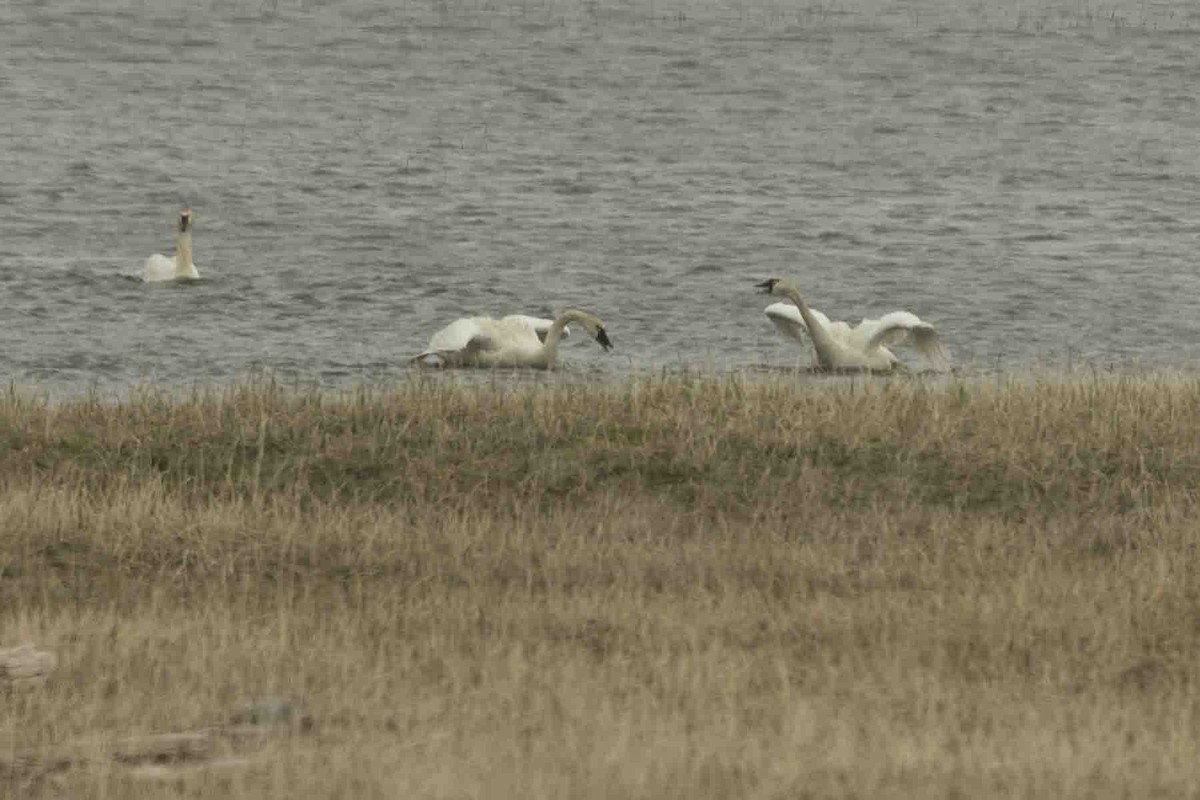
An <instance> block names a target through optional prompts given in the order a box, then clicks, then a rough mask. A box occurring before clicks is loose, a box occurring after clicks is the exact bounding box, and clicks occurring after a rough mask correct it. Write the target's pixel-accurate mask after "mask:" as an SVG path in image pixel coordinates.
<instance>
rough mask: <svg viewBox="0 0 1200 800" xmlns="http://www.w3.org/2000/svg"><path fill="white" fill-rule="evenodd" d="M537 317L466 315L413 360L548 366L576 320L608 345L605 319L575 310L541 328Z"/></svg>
mask: <svg viewBox="0 0 1200 800" xmlns="http://www.w3.org/2000/svg"><path fill="white" fill-rule="evenodd" d="M544 322H547V320H542V319H539V318H537V317H527V316H525V315H523V314H512V315H510V316H507V317H504V318H502V319H492V318H491V317H467V318H465V319H459V320H455V321H454V322H451V323H450V324H449V325H447V326H446V327H445V328H442V329H441V330H440V331H438V332H437V333H435V334H434V335H433V337H432V338H430V340H429V346H428V347H427V348H426V349H425V351H424V352H423V353H420V354H418V355H416V356H414V357H413V358H412V360H411V361H412V363H416V364H420V365H423V366H432V367H534V368H536V369H547V368H549V367H550V366H551V365H553V364H554V361H555V359H557V358H558V343H559V342H560V341H561V340H562V339H563V338H564V337H565V336H566V330H567V325H568V324H570V323H572V322H574V323H578V324H579V325H580V326H581V327H582V328H583V329H584V330H585V331H587V332H588V335H590V336H591V337H592V338H593V339H595V340H596V341H597V342H598V343H599V344H600V346H601V347H603V348H604V349H605V350H609V349H611V348H612V342H611V341H610V340H609V338H608V333H607V332H606V331H605V330H604V323H603V322H601V321H600V320H599V318H597V317H596V316H595V315H593V314H590V313H588V312H587V311H581V310H580V309H577V308H569V309H567V310H566V311H563V312H562V313H561V314H559V315H558V316H557V317H555V318H554V320H553V321H552V322H550V324H549V326H544V325H543V324H542V323H544Z"/></svg>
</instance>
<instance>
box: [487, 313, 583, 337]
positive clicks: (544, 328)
mask: <svg viewBox="0 0 1200 800" xmlns="http://www.w3.org/2000/svg"><path fill="white" fill-rule="evenodd" d="M500 321H501V322H516V323H520V324H521V325H524V326H525V327H527V328H529V329H531V330H532V331H533V332H534V333H536V334H537V337H538V341H541V342H544V341H546V334H548V333H550V326H552V325H553V324H554V320H552V319H545V318H543V317H531V316H529V315H528V314H509V315H508V316H506V317H503V318H501V320H500ZM570 335H571V329H570V327H565V328H563V332H562V338H564V339H566V338H567V337H568V336H570Z"/></svg>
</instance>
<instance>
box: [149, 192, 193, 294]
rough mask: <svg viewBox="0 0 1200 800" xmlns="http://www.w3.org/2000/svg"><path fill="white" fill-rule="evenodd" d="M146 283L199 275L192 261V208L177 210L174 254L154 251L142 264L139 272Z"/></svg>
mask: <svg viewBox="0 0 1200 800" xmlns="http://www.w3.org/2000/svg"><path fill="white" fill-rule="evenodd" d="M140 275H141V278H142V280H143V281H146V282H147V283H151V282H156V281H176V280H187V279H195V278H199V277H200V273H199V272H197V271H196V265H195V264H193V263H192V210H191V209H190V208H185V209H183V210H182V211H180V212H179V225H178V227H177V228H176V234H175V255H173V256H171V257H167V256H164V255H162V254H160V253H155V254H154V255H152V256H150V257H149V258H147V259H146V261H145V263H144V264H142V271H141V273H140Z"/></svg>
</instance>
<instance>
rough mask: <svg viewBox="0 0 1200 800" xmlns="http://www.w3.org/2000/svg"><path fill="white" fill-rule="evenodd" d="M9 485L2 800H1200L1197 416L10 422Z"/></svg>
mask: <svg viewBox="0 0 1200 800" xmlns="http://www.w3.org/2000/svg"><path fill="white" fill-rule="evenodd" d="M0 453H2V458H0V486H2V487H3V491H2V494H0V647H3V646H11V645H15V644H19V643H21V642H23V641H31V642H35V643H36V644H37V645H38V646H39V647H46V648H50V649H53V650H54V651H56V653H57V654H58V659H59V667H58V671H57V672H56V673H55V675H54V676H53V678H52V680H51V681H50V682H49V683H48V684H47V685H46V686H45V687H44V688H42V689H41V690H38V691H31V692H21V693H12V694H9V695H3V696H0V795H3V794H4V792H5V791H7V792H8V793H9V795H10V796H14V797H16V796H20V797H31V798H38V797H53V796H68V797H72V798H86V797H159V796H179V795H184V796H189V797H214V798H215V797H245V798H250V797H253V798H260V797H286V798H294V797H313V798H316V797H322V798H324V797H338V798H341V797H345V798H359V797H363V798H370V797H389V798H390V797H436V798H442V797H455V798H458V797H520V798H565V797H570V798H592V797H645V798H672V797H677V798H687V799H688V800H696V798H706V797H712V798H726V797H761V798H768V797H770V798H775V797H778V798H795V797H859V798H887V797H896V798H908V797H914V796H921V797H949V796H954V797H971V798H981V797H1034V796H1037V797H1118V796H1119V797H1154V796H1171V797H1176V796H1192V795H1195V794H1197V793H1198V792H1200V703H1198V702H1197V689H1198V687H1200V659H1198V658H1197V655H1198V649H1197V645H1198V643H1200V579H1198V578H1197V575H1198V571H1197V569H1196V564H1197V554H1196V542H1197V540H1198V533H1200V525H1198V523H1197V520H1198V514H1197V512H1198V497H1197V485H1198V478H1200V386H1198V385H1197V384H1196V383H1195V382H1190V381H1188V380H1176V379H1171V378H1167V377H1163V378H1156V377H1150V378H1144V379H1138V380H1131V379H1130V380H1121V379H1117V380H1097V379H1081V380H1078V381H1066V382H1059V383H1038V382H1027V383H1024V384H1016V383H1006V384H987V383H969V382H961V383H959V382H952V383H950V384H948V385H941V386H936V387H927V386H925V385H923V384H921V383H920V382H917V381H911V382H910V381H865V382H863V381H858V382H855V383H854V384H852V385H838V386H833V387H830V386H828V385H826V386H825V388H823V389H820V390H813V389H812V388H811V385H810V384H809V385H806V384H803V383H801V384H797V383H796V382H795V381H794V380H791V379H787V378H775V379H766V380H759V381H754V380H743V379H740V378H733V379H724V378H716V377H702V378H695V379H693V378H663V379H654V380H649V379H646V380H636V381H631V382H628V383H622V384H616V385H599V386H597V385H541V386H527V387H520V386H518V387H515V388H513V387H509V388H506V389H503V390H500V389H497V388H495V387H491V386H484V387H474V388H473V387H465V386H460V385H456V384H453V383H449V382H415V383H412V384H409V385H406V386H402V387H399V388H396V389H395V390H393V391H391V392H388V393H370V392H360V393H358V394H354V395H348V396H340V397H330V396H321V395H318V394H303V393H288V392H283V391H280V390H278V389H277V388H275V387H273V386H271V385H269V384H256V385H250V386H244V387H241V388H238V389H235V390H230V391H228V392H225V393H214V394H211V395H207V396H194V397H190V398H182V399H181V398H170V397H167V396H165V395H158V394H154V393H150V392H147V393H142V394H139V395H137V396H135V397H132V398H130V399H127V400H123V401H120V402H116V403H101V402H97V401H94V400H78V401H70V402H63V403H57V404H47V403H44V402H36V401H32V400H28V399H23V398H21V397H19V396H10V397H9V398H7V399H6V400H2V401H0ZM271 696H278V697H284V698H289V699H294V700H295V701H296V702H298V703H299V704H301V705H302V707H303V709H304V712H305V713H307V714H309V715H311V717H312V719H313V720H314V721H315V726H314V727H313V728H312V729H311V730H308V731H297V732H296V733H295V734H294V735H289V736H278V737H272V738H270V739H269V740H267V741H265V743H261V745H260V746H258V747H256V748H255V749H254V751H253V752H252V753H249V754H248V761H246V762H245V763H242V762H232V763H223V762H217V763H207V762H197V763H194V764H192V763H187V762H186V761H185V762H184V763H181V764H179V765H178V766H179V768H178V769H176V768H174V766H173V765H170V764H167V765H165V767H155V766H154V765H149V766H147V765H141V766H138V767H137V768H133V767H131V766H130V765H128V764H125V763H123V762H121V760H120V759H119V758H116V759H115V758H114V753H119V751H120V745H119V742H121V741H123V740H125V739H127V737H131V736H140V735H146V734H152V733H163V732H171V731H186V730H190V729H196V728H203V727H206V726H213V725H218V724H222V723H226V722H228V721H229V719H230V717H231V715H233V714H234V713H235V712H236V711H237V709H238V708H239V707H240V706H241V705H242V704H244V703H246V702H247V701H253V700H256V699H259V698H264V697H271ZM64 753H70V754H72V755H70V756H69V757H68V756H64V755H63V754H64ZM230 754H231V755H235V756H236V755H238V753H237V752H236V748H231V749H230ZM185 768H186V769H185Z"/></svg>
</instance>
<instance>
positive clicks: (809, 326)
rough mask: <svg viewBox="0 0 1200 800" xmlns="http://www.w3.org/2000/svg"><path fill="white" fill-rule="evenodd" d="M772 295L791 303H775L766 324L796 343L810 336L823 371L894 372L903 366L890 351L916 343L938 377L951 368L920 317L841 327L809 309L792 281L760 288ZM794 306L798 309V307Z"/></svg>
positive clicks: (901, 315)
mask: <svg viewBox="0 0 1200 800" xmlns="http://www.w3.org/2000/svg"><path fill="white" fill-rule="evenodd" d="M756 286H757V288H759V289H763V290H764V291H765V292H766V293H767V294H773V295H779V296H781V297H786V298H787V299H788V300H790V301H791V303H773V304H771V305H769V306H767V308H766V315H767V318H768V319H770V320H771V322H773V323H775V327H776V328H778V329H779V330H780V332H781V333H783V334H784V335H785V336H788V337H790V338H792V339H796V340H797V341H803V340H804V334H805V333H807V334H808V335H809V338H811V339H812V344H813V350H815V351H816V355H817V364H818V365H819V366H820V367H821V368H822V369H867V370H880V371H886V370H891V369H894V368H895V367H896V366H897V365H898V364H899V363H900V360H899V359H898V358H896V356H895V354H894V353H892V351H891V350H889V349H888V347H889V346H895V345H898V344H900V343H901V342H904V341H905V340H906V339H908V338H909V337H912V340H913V344H915V345H916V347H917V349H918V350H920V351H921V353H922V354H923V355H924V356H925V358H926V359H928V360H929V363H930V365H932V366H933V368H934V369H936V370H939V371H945V370H947V369H949V367H950V354H949V352H948V351H947V350H946V348H945V346H944V345H942V342H941V340H940V339H939V338H938V333H937V331H936V330H934V327H933V326H932V325H930V324H929V323H928V322H922V321H921V318H920V317H918V316H917V315H916V314H912V313H909V312H908V311H893V312H892V313H890V314H884V315H883V316H882V317H880V318H879V319H864V320H863V321H862V322H860V323H858V325H857V326H855V327H853V328H851V327H850V326H849V325H848V324H846V323H845V322H841V321H830V319H829V317H827V316H825V315H824V314H822V313H821V312H820V311H817V310H816V309H815V308H809V306H808V303H806V302H805V301H804V297H803V296H801V294H800V291H799V290H798V289H797V288H796V287H795V286H792V285H791V284H790V283H788V282H787V281H784V280H781V279H779V278H771V279H770V280H768V281H764V282H763V283H759V284H756ZM793 304H794V305H793Z"/></svg>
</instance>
